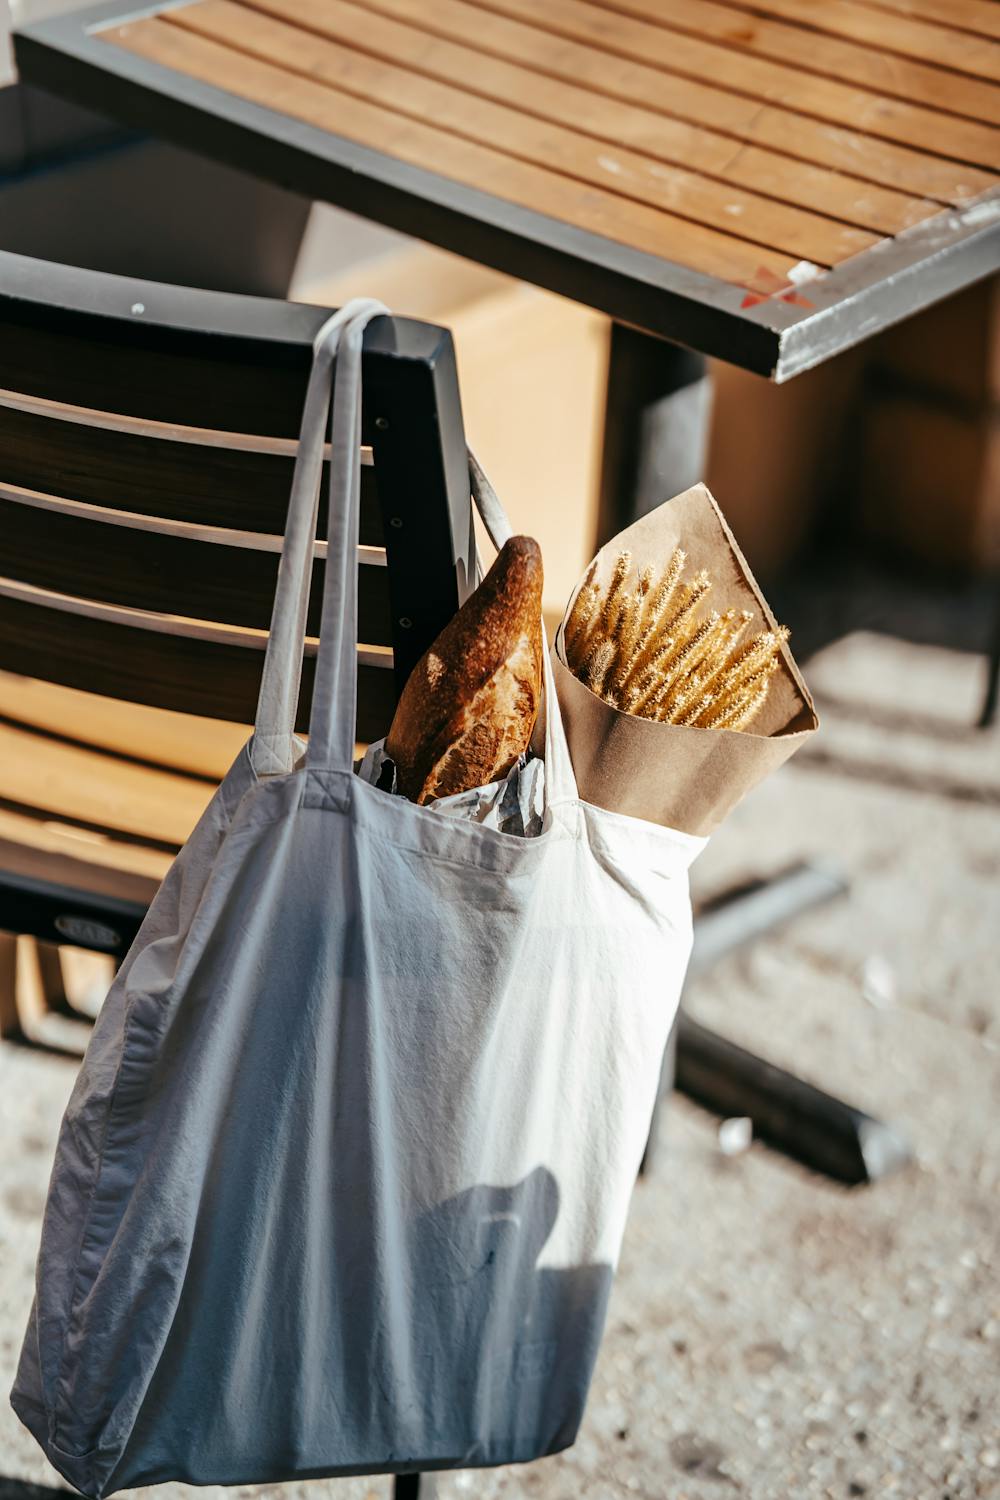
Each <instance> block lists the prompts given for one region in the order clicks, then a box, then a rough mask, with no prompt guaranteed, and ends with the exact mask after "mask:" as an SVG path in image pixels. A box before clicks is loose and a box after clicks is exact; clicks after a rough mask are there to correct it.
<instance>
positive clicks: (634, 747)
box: [536, 484, 819, 834]
mask: <svg viewBox="0 0 1000 1500" xmlns="http://www.w3.org/2000/svg"><path fill="white" fill-rule="evenodd" d="M675 547H683V549H684V551H685V552H686V553H687V557H688V561H687V564H686V566H685V570H684V572H685V577H691V576H693V574H695V573H697V572H698V570H699V569H700V568H707V569H708V572H709V575H710V577H711V579H712V589H711V593H710V595H709V596H708V599H707V601H706V605H707V607H708V608H711V609H717V610H719V611H720V612H721V611H724V610H726V609H730V608H736V609H752V610H753V611H754V613H755V615H756V616H757V619H758V620H760V621H762V622H763V623H762V625H761V626H759V627H755V626H751V629H754V628H763V629H768V628H770V629H776V628H777V622H776V621H775V618H774V616H773V615H772V613H771V611H770V609H769V608H768V606H767V602H766V601H765V599H764V596H763V594H762V593H761V592H760V589H759V588H758V587H757V583H756V581H755V579H754V576H753V574H752V573H751V571H750V568H749V565H748V563H747V561H746V558H745V557H744V556H743V554H742V552H741V551H740V549H739V547H738V546H737V543H736V538H735V537H734V536H733V534H732V532H731V531H730V529H729V527H728V526H727V525H726V521H725V518H724V517H723V514H722V512H721V511H720V509H719V507H718V506H717V505H716V503H715V501H714V499H713V498H712V496H711V495H710V494H709V492H708V490H707V489H706V487H705V485H703V484H696V485H694V486H693V487H692V488H691V489H689V490H685V491H684V493H683V494H681V495H677V496H676V497H675V498H674V499H673V500H668V501H666V503H665V504H663V505H660V506H658V507H657V509H656V510H654V511H650V512H649V514H648V515H645V516H643V517H642V518H641V520H638V521H636V522H635V523H634V524H633V525H632V526H629V527H628V528H627V529H626V530H625V531H622V532H619V534H618V535H617V536H616V537H613V538H612V540H611V541H610V542H608V543H607V545H606V546H604V547H602V548H601V550H600V552H599V553H598V554H597V559H598V563H597V574H596V577H597V580H598V582H600V583H601V584H602V585H603V586H606V585H607V583H608V581H609V579H610V577H611V573H612V569H613V567H614V563H615V559H616V558H617V556H618V554H619V553H621V552H626V551H627V552H631V554H632V566H633V569H636V570H639V569H642V568H643V567H645V566H646V565H647V564H652V565H654V566H655V567H657V568H662V567H663V566H664V564H665V563H666V562H667V560H668V559H669V557H670V555H671V553H672V552H673V550H674V548H675ZM582 582H583V579H582V578H581V579H580V582H579V583H578V584H577V586H576V588H575V589H574V591H573V596H572V598H571V599H570V601H569V604H568V606H567V608H566V613H565V614H564V616H563V620H562V624H561V625H560V626H559V630H558V631H557V633H556V644H555V648H554V650H553V653H552V659H553V671H554V675H555V681H556V691H557V692H558V695H559V706H560V708H561V710H562V716H563V722H564V723H565V726H566V735H567V738H568V741H569V748H570V754H571V755H572V759H573V770H574V772H575V773H576V780H577V786H578V787H579V791H580V796H581V798H582V799H583V801H584V802H592V803H594V804H595V805H596V806H598V807H604V808H607V809H609V810H610V811H611V812H619V813H626V814H627V815H628V816H629V817H633V818H644V819H646V820H647V821H648V822H651V823H661V824H663V825H664V826H665V827H668V828H678V829H680V830H681V831H682V832H684V833H696V834H708V833H711V832H712V831H713V830H714V829H716V828H717V827H718V826H719V824H720V823H721V822H722V820H723V819H724V818H725V817H726V816H727V815H728V814H729V813H730V812H731V811H732V809H733V808H734V807H735V806H736V804H737V803H738V802H739V801H741V799H742V798H743V797H745V796H746V794H747V792H749V791H750V790H751V789H752V788H753V787H755V786H756V785H757V783H758V782H759V781H763V779H764V777H765V776H768V775H769V774H770V773H771V772H772V771H775V770H777V768H778V766H780V765H782V764H783V763H784V762H785V761H786V760H787V759H788V758H789V756H790V755H794V753H795V751H796V750H798V749H799V747H800V746H801V745H802V744H804V742H805V741H806V740H807V739H808V738H809V737H810V735H812V734H814V733H815V732H816V730H817V728H818V727H819V719H818V718H817V716H816V710H815V708H814V707H813V701H812V699H811V697H810V696H809V690H808V688H807V687H806V685H805V683H804V682H803V680H802V676H801V674H800V672H799V669H798V667H797V666H796V665H795V662H794V660H793V658H792V654H791V652H790V651H789V650H788V647H787V645H783V646H782V647H781V665H780V666H779V668H778V671H777V672H776V673H775V674H774V677H773V678H772V679H771V688H770V692H769V693H768V696H767V701H766V703H765V704H764V707H763V708H762V709H761V712H760V714H759V716H758V717H757V718H756V719H755V720H754V724H753V728H752V729H749V730H746V729H744V730H731V729H693V728H689V727H687V726H685V725H681V724H659V723H657V722H656V721H655V720H653V719H642V718H638V717H636V716H635V715H633V714H626V713H622V712H621V711H620V710H619V709H616V708H612V707H611V706H610V705H609V704H607V703H605V702H604V701H603V700H602V699H601V698H598V697H597V695H596V694H595V693H592V692H591V691H590V689H589V688H588V687H587V686H585V684H584V683H582V682H580V681H579V680H578V679H577V678H576V677H574V676H573V673H572V672H571V671H570V669H569V668H568V667H567V666H566V662H565V654H564V645H563V631H564V629H565V625H566V620H567V619H568V617H569V613H570V610H571V609H572V607H573V603H574V601H575V599H576V596H577V594H578V593H579V590H580V584H581V583H582ZM536 733H537V731H536ZM536 743H537V741H536Z"/></svg>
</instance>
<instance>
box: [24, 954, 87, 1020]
mask: <svg viewBox="0 0 1000 1500" xmlns="http://www.w3.org/2000/svg"><path fill="white" fill-rule="evenodd" d="M34 946H35V962H36V965H37V971H38V982H39V987H40V992H41V997H42V1001H43V1004H44V1006H45V1009H46V1010H48V1011H55V1013H56V1014H57V1015H60V1016H75V1017H77V1019H79V1011H76V1010H74V1009H73V1007H72V1005H70V1003H69V997H68V995H67V994H66V982H65V977H64V975H63V968H62V956H61V954H60V952H59V949H58V948H57V947H56V945H55V943H43V942H41V941H39V940H38V939H36V940H35V944H34Z"/></svg>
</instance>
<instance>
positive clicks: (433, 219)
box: [14, 0, 1000, 382]
mask: <svg viewBox="0 0 1000 1500" xmlns="http://www.w3.org/2000/svg"><path fill="white" fill-rule="evenodd" d="M189 3H191V0H166V3H165V4H164V3H161V4H156V5H149V6H145V7H136V8H131V9H130V7H129V5H128V4H127V0H111V3H107V0H105V3H102V4H99V5H96V6H94V7H92V8H88V9H87V10H83V11H77V12H74V13H71V14H70V15H65V16H58V17H54V18H52V19H49V20H44V21H38V22H35V23H34V24H32V25H29V26H25V27H23V28H21V29H20V30H18V31H16V32H15V33H14V52H15V57H16V60H17V64H18V68H19V69H20V72H21V74H22V76H23V77H24V78H26V79H27V80H28V81H30V82H31V83H33V84H37V85H39V86H41V87H43V88H48V89H51V90H52V91H53V92H54V93H57V94H60V95H62V96H63V97H66V98H69V99H72V100H73V101H74V102H76V103H78V104H82V105H85V106H87V107H89V108H92V109H95V110H99V111H101V112H103V113H107V114H110V115H113V116H114V117H115V118H116V119H118V120H120V121H122V122H124V123H126V124H129V125H132V126H134V127H137V128H140V129H143V130H148V131H151V132H153V133H154V134H156V135H158V136H162V137H164V138H166V139H169V140H172V141H174V142H176V143H177V144H179V145H182V146H187V147H189V148H190V149H192V150H194V151H201V152H203V153H204V154H206V155H210V156H212V157H214V158H216V159H217V160H220V161H224V162H228V163H229V164H231V165H232V166H235V167H238V168H241V169H242V170H244V171H251V172H254V173H256V174H257V175H259V176H261V177H265V178H268V179H269V180H270V181H272V182H275V183H277V184H279V185H280V186H282V187H287V188H290V189H292V190H294V191H296V192H299V193H303V194H305V195H306V196H308V197H311V198H319V199H322V200H324V201H326V202H331V203H336V204H338V205H339V206H340V207H342V208H346V209H349V210H351V211H353V212H355V213H358V214H361V215H363V216H364V217H365V218H367V219H372V220H375V221H377V222H379V223H382V224H386V225H389V226H390V227H391V228H394V229H398V230H401V231H402V232H404V233H406V234H411V235H415V236H416V237H417V238H419V239H422V240H429V241H430V242H432V243H433V244H437V245H441V246H443V247H444V248H445V249H447V250H452V251H454V252H456V253H457V254H459V255H464V256H466V257H467V258H468V259H470V260H474V261H478V262H479V263H480V264H482V265H486V266H492V267H493V268H495V269H496V270H499V271H504V272H506V273H508V274H509V275H511V276H516V277H519V278H520V279H521V280H524V281H530V282H533V283H534V284H535V285H537V286H542V287H546V288H548V289H549V290H550V291H554V292H558V293H560V294H561V295H562V296H565V297H570V298H572V299H573V300H574V301H576V302H581V303H585V304H587V305H588V306H590V307H595V308H597V309H599V310H600V311H602V312H605V313H608V314H609V315H610V316H611V317H612V318H614V319H615V320H616V321H617V322H619V323H625V324H628V325H630V326H632V327H634V328H639V329H641V330H643V331H644V332H646V333H650V334H654V335H656V336H657V337H660V338H664V339H670V340H672V341H674V342H675V343H680V344H685V345H687V346H688V347H690V348H693V349H697V350H699V351H700V352H701V353H703V354H709V355H713V356H715V357H717V358H719V359H723V360H726V361H727V362H729V363H730V364H736V365H741V366H743V367H744V368H745V369H748V370H752V371H754V372H755V373H757V374H761V375H768V376H770V377H771V378H772V379H773V380H775V381H779V382H780V381H783V380H787V379H789V378H790V377H791V376H793V375H797V374H799V373H800V372H802V371H803V370H808V369H810V368H811V367H812V366H814V365H817V364H820V363H822V362H823V361H824V360H826V359H829V358H830V357H831V356H832V355H834V354H837V353H839V352H840V351H841V350H843V349H847V348H850V347H851V345H853V344H857V343H859V342H860V341H861V340H863V339H866V338H869V337H870V336H871V335H872V334H874V333H877V332H878V330H879V329H881V328H885V327H888V326H889V325H890V324H892V323H896V322H898V321H900V320H901V319H902V318H905V317H908V316H910V314H912V313H915V312H917V311H919V310H920V309H921V308H923V307H926V306H928V305H930V304H931V303H933V302H936V301H938V300H939V299H941V298H942V297H947V296H948V295H950V294H951V293H952V292H955V291H958V290H960V289H961V288H962V287H964V286H967V285H969V284H970V283H971V282H973V281H976V280H979V279H980V278H981V277H984V276H988V275H989V274H991V272H995V271H996V270H997V269H998V268H1000V189H997V190H996V191H994V192H992V193H989V194H985V195H983V196H981V197H979V198H977V199H975V200H971V201H970V202H969V203H968V204H967V205H965V206H963V207H961V208H954V209H942V212H941V213H940V214H938V215H936V216H935V217H933V218H931V219H928V220H925V221H924V222H923V223H922V224H918V225H915V226H914V227H913V228H911V229H906V230H903V231H902V232H901V233H900V234H898V235H897V236H896V237H895V238H893V239H887V240H884V241H882V242H881V243H879V244H878V245H876V246H874V247H873V248H872V249H870V250H866V251H863V252H862V253H861V254H859V255H856V256H853V257H852V258H851V259H850V260H847V261H844V262H842V263H841V264H840V265H839V266H837V267H836V268H835V269H833V270H832V271H828V272H826V273H825V274H823V275H821V276H818V277H817V278H816V279H814V280H811V281H806V282H803V283H800V284H799V285H798V286H789V287H786V288H781V289H776V290H775V291H774V293H773V294H772V295H770V296H767V297H764V298H761V297H759V296H757V295H755V294H748V292H747V289H746V288H744V287H740V286H735V285H733V284H732V283H730V282H726V281H722V280H719V279H718V278H716V277H713V276H706V275H704V274H702V273H701V272H699V271H695V270H692V269H690V268H688V267H686V266H681V265H677V264H675V263H673V262H671V261H668V260H662V259H660V258H659V257H657V256H653V255H649V254H647V253H645V252H642V251H637V250H633V249H631V248H630V247H629V246H627V245H625V244H622V243H620V242H618V241H616V240H611V239H607V238H605V237H603V236H600V235H595V234H591V233H589V232H587V231H585V230H581V229H577V228H575V227H573V226H572V225H568V224H565V223H563V222H561V221H560V220H557V219H553V218H549V217H547V216H546V215H544V214H539V213H536V212H534V211H533V210H529V209H525V208H521V207H519V206H518V205H517V204H515V203H511V202H508V201H506V200H504V199H501V198H496V197H494V196H493V195H492V194H490V193H487V192H484V191H482V190H481V189H477V188H473V187H470V186H468V185H466V184H464V183H461V182H458V181H455V180H452V179H450V178H446V177H441V176H438V175H437V174H436V173H433V172H428V171H426V170H424V169H422V168H418V167H414V166H410V165H408V164H406V163H404V162H400V161H398V160H396V159H394V158H393V157H391V156H387V155H385V154H383V153H382V152H379V151H375V150H372V149H371V148H370V147H367V146H362V145H359V144H358V143H357V142H355V141H351V140H347V139H344V138H343V137H338V136H334V135H331V134H330V133H329V132H327V131H324V130H320V129H318V128H316V127H315V126H312V125H307V124H305V123H303V122H301V121H298V120H295V119H293V118H291V117H290V116H288V115H285V114H282V113H279V112H277V111H275V110H271V109H267V108H265V107H263V106H262V105H258V104H253V103H251V102H249V101H248V100H245V99H241V98H239V97H238V96H237V95H235V94H230V93H226V92H225V91H224V90H222V89H218V88H214V87H212V86H211V85H209V84H205V83H202V82H200V81H198V80H197V79H194V78H189V77H187V76H185V75H183V74H181V73H178V72H176V71H174V70H173V69H171V68H167V67H163V66H161V65H160V64H157V63H153V62H149V61H147V60H146V59H145V58H141V57H138V56H135V55H134V54H132V53H130V52H127V51H125V50H123V49H121V48H116V47H114V46H110V45H108V43H106V42H102V41H101V40H100V38H99V35H98V33H99V32H100V31H102V30H104V29H107V28H109V27H111V26H113V25H116V24H123V23H125V22H128V21H135V20H139V19H141V18H143V17H145V16H152V15H156V14H158V13H161V12H163V11H165V10H170V9H175V8H177V7H178V6H179V5H183V4H189Z"/></svg>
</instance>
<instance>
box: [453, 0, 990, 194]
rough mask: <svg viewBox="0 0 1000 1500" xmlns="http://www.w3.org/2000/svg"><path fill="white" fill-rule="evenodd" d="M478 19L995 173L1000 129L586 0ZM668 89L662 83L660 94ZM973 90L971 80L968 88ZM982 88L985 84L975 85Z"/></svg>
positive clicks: (497, 2)
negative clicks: (534, 31)
mask: <svg viewBox="0 0 1000 1500" xmlns="http://www.w3.org/2000/svg"><path fill="white" fill-rule="evenodd" d="M480 3H481V5H482V10H483V12H484V13H488V12H490V11H493V12H495V13H497V14H501V15H507V16H513V17H514V18H515V19H519V20H527V21H528V22H531V23H533V24H537V25H538V26H539V28H540V29H541V28H544V29H545V30H546V31H551V32H553V33H555V34H556V35H558V36H566V37H570V38H575V39H577V40H580V41H585V42H589V43H590V44H591V45H594V46H597V47H600V48H602V49H603V50H604V51H605V52H607V53H617V54H619V55H620V56H623V57H627V58H631V59H633V60H635V61H639V62H644V63H651V64H654V65H655V66H657V67H658V68H662V69H664V70H665V71H666V72H667V73H671V74H678V75H681V76H686V77H689V78H693V79H695V80H700V79H704V78H710V79H711V80H712V81H713V83H714V84H716V85H717V86H719V87H722V88H723V89H727V90H732V91H733V92H734V93H736V94H743V95H746V96H747V97H748V98H749V99H750V100H754V101H757V107H759V105H760V104H761V103H766V102H770V101H772V100H775V101H779V102H780V103H781V105H782V106H783V107H784V108H785V109H786V110H792V111H800V112H801V113H802V114H803V115H812V116H813V117H814V118H816V119H818V120H827V121H830V122H832V123H833V124H835V125H843V126H846V127H847V128H848V129H851V130H862V131H866V132H868V133H870V134H871V135H874V136H881V137H883V138H885V139H887V140H891V141H896V142H898V143H900V144H902V145H905V146H911V147H916V148H918V149H921V150H924V151H927V152H930V153H933V154H936V155H939V156H948V157H951V158H952V159H953V160H955V161H958V162H969V163H972V164H974V165H977V166H980V167H987V168H991V167H992V168H1000V130H997V129H995V128H994V126H993V125H992V124H980V123H978V122H977V121H976V120H966V119H960V118H959V117H958V116H955V115H946V114H942V113H941V112H940V111H939V110H937V109H931V108H928V107H926V106H922V105H919V104H911V103H908V102H906V101H905V100H901V99H892V98H890V97H889V96H888V95H884V94H883V95H879V94H875V93H873V92H872V91H871V90H866V89H861V88H857V87H855V86H854V85H851V84H846V83H841V82H838V81H837V80H836V79H832V78H825V77H821V76H820V75H819V74H816V73H806V72H804V71H803V70H802V68H801V67H799V66H795V67H791V66H785V65H783V64H781V63H776V62H772V61H771V60H770V59H768V58H762V57H757V56H754V55H752V54H750V53H747V52H739V51H736V50H735V49H733V48H732V47H724V46H720V45H719V44H717V43H714V42H706V41H704V40H702V39H701V38H699V37H696V36H689V35H687V34H685V33H682V32H679V31H671V30H668V29H667V28H666V27H664V26H662V25H659V24H654V23H652V22H649V21H642V20H637V19H635V18H634V17H632V16H626V15H622V14H621V13H620V12H616V11H611V10H606V9H604V8H603V7H602V6H599V5H594V4H591V3H590V0H545V4H544V6H542V7H540V6H539V5H538V3H537V0H488V3H487V0H480ZM667 86H669V81H668V80H666V79H664V80H663V82H662V84H661V87H667ZM974 86H975V85H974V84H973V82H972V81H971V80H970V81H969V88H970V89H971V88H973V87H974ZM981 87H985V85H983V86H981ZM988 93H989V98H990V101H991V118H998V119H1000V93H998V92H997V91H996V90H994V89H992V88H990V89H989V91H988Z"/></svg>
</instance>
